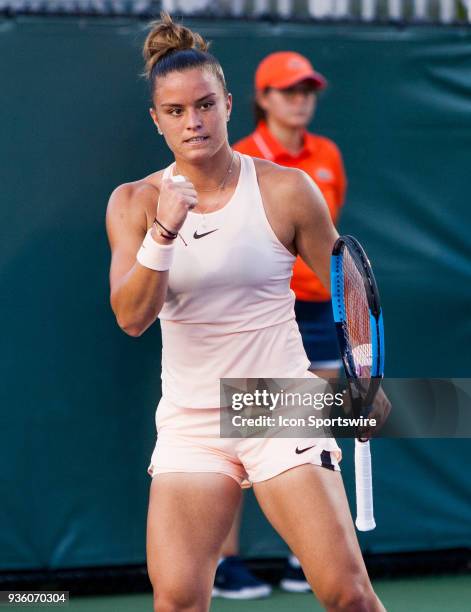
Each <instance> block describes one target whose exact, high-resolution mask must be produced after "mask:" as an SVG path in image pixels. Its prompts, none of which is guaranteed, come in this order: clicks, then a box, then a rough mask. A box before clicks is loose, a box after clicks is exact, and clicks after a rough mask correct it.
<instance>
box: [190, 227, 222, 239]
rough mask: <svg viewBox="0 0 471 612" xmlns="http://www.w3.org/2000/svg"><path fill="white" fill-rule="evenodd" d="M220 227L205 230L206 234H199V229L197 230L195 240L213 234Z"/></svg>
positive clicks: (194, 235)
mask: <svg viewBox="0 0 471 612" xmlns="http://www.w3.org/2000/svg"><path fill="white" fill-rule="evenodd" d="M218 229H219V228H216V229H213V230H211V231H209V232H204V234H198V230H195V233H194V234H193V238H194V239H195V240H198V238H204V237H205V236H209V234H212V233H214V232H217V231H218Z"/></svg>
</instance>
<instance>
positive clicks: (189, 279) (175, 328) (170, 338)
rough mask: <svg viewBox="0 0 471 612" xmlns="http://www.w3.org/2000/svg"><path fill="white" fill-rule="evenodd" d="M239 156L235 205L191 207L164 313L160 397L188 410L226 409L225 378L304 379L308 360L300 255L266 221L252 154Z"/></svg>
mask: <svg viewBox="0 0 471 612" xmlns="http://www.w3.org/2000/svg"><path fill="white" fill-rule="evenodd" d="M236 155H239V157H240V162H241V166H240V176H239V181H238V183H237V186H236V188H235V191H234V194H233V196H232V198H231V199H230V200H229V202H228V203H227V204H226V205H225V206H224V207H223V208H221V209H219V210H216V211H214V212H211V213H206V214H205V215H204V216H203V215H202V214H200V213H194V212H191V211H190V212H189V213H188V216H187V218H186V220H185V223H184V224H183V227H182V228H181V231H180V233H181V235H182V237H183V238H184V240H185V242H186V243H187V246H185V244H184V243H183V241H182V240H180V238H177V240H176V241H175V254H174V260H173V263H172V267H171V269H170V272H169V283H168V291H167V296H166V299H165V303H164V306H163V308H162V310H161V312H160V315H159V318H160V324H161V328H162V344H163V348H162V394H163V396H164V397H165V398H167V399H168V400H169V401H171V402H173V403H174V404H176V405H177V406H180V407H184V408H214V407H218V406H219V379H220V378H255V377H266V378H276V377H279V378H291V377H293V378H302V377H304V376H305V375H306V370H307V368H308V367H309V363H310V362H309V360H308V358H307V356H306V352H305V351H304V348H303V344H302V340H301V335H300V333H299V330H298V326H297V324H296V321H295V316H294V300H295V297H294V293H293V292H292V291H291V289H290V280H291V274H292V268H293V263H294V261H295V257H294V256H293V255H292V254H291V253H290V252H289V251H288V250H287V249H286V247H284V246H283V245H282V244H281V242H280V241H279V240H278V238H277V237H276V235H275V233H274V231H273V229H272V228H271V226H270V224H269V222H268V219H267V217H266V214H265V209H264V207H263V202H262V197H261V194H260V189H259V186H258V181H257V175H256V172H255V166H254V162H253V159H252V158H251V157H249V156H248V155H242V154H236ZM172 171H173V164H172V165H171V166H169V167H168V168H166V170H165V171H164V175H163V176H164V178H168V177H169V176H171V173H172Z"/></svg>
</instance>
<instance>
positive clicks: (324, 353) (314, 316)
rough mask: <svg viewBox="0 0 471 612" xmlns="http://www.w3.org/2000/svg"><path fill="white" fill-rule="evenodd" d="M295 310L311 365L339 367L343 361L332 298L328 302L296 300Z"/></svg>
mask: <svg viewBox="0 0 471 612" xmlns="http://www.w3.org/2000/svg"><path fill="white" fill-rule="evenodd" d="M294 311H295V313H296V320H297V322H298V325H299V331H300V332H301V336H302V338H303V344H304V348H305V350H306V353H307V356H308V358H309V359H310V360H311V367H314V368H322V369H334V368H339V367H340V366H341V364H342V362H341V359H340V353H339V349H338V345H337V332H336V331H335V323H334V317H333V314H332V303H331V302H330V300H329V301H328V302H303V301H301V300H296V302H295V305H294Z"/></svg>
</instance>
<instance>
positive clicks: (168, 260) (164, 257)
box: [136, 228, 175, 272]
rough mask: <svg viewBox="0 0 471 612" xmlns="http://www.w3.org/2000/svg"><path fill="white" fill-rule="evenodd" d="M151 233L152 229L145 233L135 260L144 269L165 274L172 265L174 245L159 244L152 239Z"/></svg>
mask: <svg viewBox="0 0 471 612" xmlns="http://www.w3.org/2000/svg"><path fill="white" fill-rule="evenodd" d="M151 232H152V228H150V230H149V231H148V232H147V234H146V237H145V238H144V241H143V243H142V246H141V248H140V249H139V251H138V252H137V256H136V259H137V261H138V262H139V263H140V264H141V266H144V267H145V268H150V269H151V270H156V271H157V272H165V271H166V270H169V269H170V266H171V265H172V260H173V252H174V250H175V245H173V244H159V243H158V242H156V241H155V240H154V239H153V238H152V235H151Z"/></svg>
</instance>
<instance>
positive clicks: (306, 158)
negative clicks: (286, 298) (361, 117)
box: [233, 121, 347, 302]
mask: <svg viewBox="0 0 471 612" xmlns="http://www.w3.org/2000/svg"><path fill="white" fill-rule="evenodd" d="M233 148H234V149H235V150H236V151H239V152H240V153H245V154H247V155H251V156H252V157H261V158H262V159H268V160H270V161H273V162H275V163H277V164H280V165H281V166H289V167H292V168H300V169H301V170H304V171H305V172H307V174H309V176H310V177H311V178H312V179H313V180H314V182H315V183H316V184H317V186H318V187H319V189H320V190H321V191H322V194H323V196H324V198H325V200H326V202H327V205H328V207H329V211H330V215H331V217H332V220H333V221H334V223H335V222H336V220H337V218H338V214H339V210H340V208H341V207H342V205H343V202H344V198H345V189H346V185H347V181H346V178H345V170H344V167H343V162H342V156H341V154H340V151H339V150H338V148H337V146H336V145H335V144H334V143H333V142H332V141H331V140H329V139H328V138H325V137H324V136H317V135H315V134H310V133H309V132H305V134H304V146H303V149H302V150H301V151H300V153H299V154H298V155H292V154H291V153H289V152H288V151H287V150H286V149H285V148H284V147H283V146H282V145H281V144H280V143H279V142H278V141H277V140H276V139H275V138H274V136H273V135H272V134H271V132H270V131H269V129H268V127H267V125H266V123H265V122H264V121H261V122H260V123H259V124H258V125H257V129H256V130H255V131H254V132H253V133H252V134H250V136H247V138H243V139H242V140H239V142H237V143H236V144H235V145H234V147H233ZM291 288H292V289H293V291H294V292H295V294H296V297H297V298H298V299H299V300H306V301H308V302H323V301H325V300H329V299H330V292H329V291H328V290H327V289H326V288H325V287H324V286H323V285H322V283H321V282H320V280H319V279H318V278H317V276H316V275H315V274H314V272H313V271H312V270H311V268H309V267H308V266H307V265H306V264H305V263H304V261H303V260H302V259H301V258H300V257H298V258H297V259H296V262H295V264H294V268H293V278H292V281H291Z"/></svg>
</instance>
